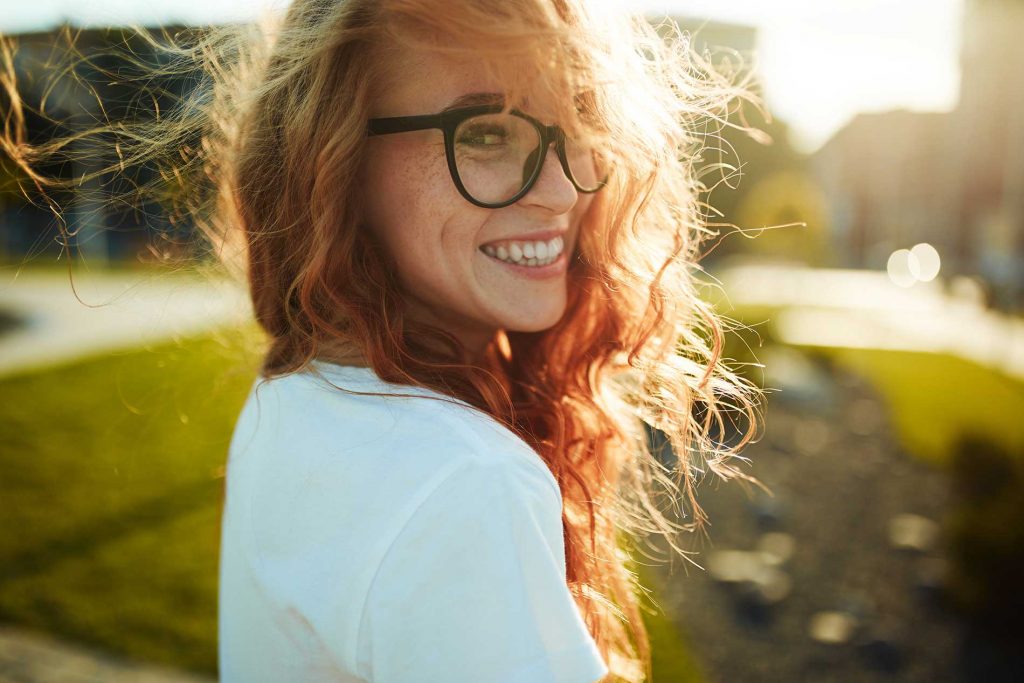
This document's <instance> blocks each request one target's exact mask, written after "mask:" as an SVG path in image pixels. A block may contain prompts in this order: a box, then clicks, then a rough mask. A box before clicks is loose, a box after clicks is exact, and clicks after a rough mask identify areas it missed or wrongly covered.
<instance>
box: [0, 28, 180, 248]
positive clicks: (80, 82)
mask: <svg viewBox="0 0 1024 683" xmlns="http://www.w3.org/2000/svg"><path fill="white" fill-rule="evenodd" d="M165 28H167V30H168V31H171V32H173V31H174V30H175V29H176V28H179V27H165ZM70 30H71V32H72V33H73V34H74V47H75V53H72V52H71V51H69V50H68V44H67V40H66V39H65V38H64V37H63V33H62V31H61V30H60V29H57V30H53V31H45V32H38V33H25V34H20V35H18V36H16V39H17V49H16V50H15V52H14V64H13V66H14V72H15V76H16V79H17V85H18V91H19V95H20V97H21V99H22V101H23V102H24V104H25V109H24V115H25V129H26V130H25V133H26V139H27V140H28V141H30V142H32V143H36V144H38V143H42V142H45V141H46V140H49V139H52V138H56V137H65V136H71V135H74V134H76V133H80V132H83V131H86V130H88V129H89V128H90V127H92V126H95V125H97V124H98V123H104V122H108V121H119V120H131V121H139V120H142V119H144V118H145V117H147V116H152V115H153V112H154V111H155V108H154V103H155V104H156V106H157V107H159V108H161V110H162V111H164V112H166V111H168V110H170V109H171V108H173V105H174V103H175V101H176V100H177V99H178V98H179V97H180V96H181V95H183V94H184V93H185V92H186V91H187V88H189V87H191V86H192V85H193V84H192V83H189V82H188V79H186V78H184V77H175V78H167V77H155V78H150V79H148V80H142V79H140V78H133V74H135V73H136V72H138V73H143V71H144V69H145V68H148V67H151V66H154V65H156V63H157V62H158V60H160V59H162V58H164V57H162V56H161V55H159V54H158V53H157V51H156V49H155V48H153V46H151V45H149V44H147V43H146V42H145V41H142V40H138V39H133V38H132V37H131V36H130V34H129V32H127V31H126V30H124V29H116V28H98V29H79V28H74V29H70ZM55 75H57V76H55ZM143 83H144V86H140V84H143ZM8 106H9V102H8V101H7V100H6V99H4V98H3V96H0V109H4V108H6V107H8ZM117 154H118V150H117V148H116V147H115V145H114V144H113V142H112V140H111V139H109V136H108V138H98V137H96V136H83V137H82V138H79V139H75V140H74V141H73V142H72V143H71V147H70V148H69V150H68V155H67V157H68V158H67V159H63V160H62V159H60V158H56V159H54V160H53V161H52V163H48V164H47V166H46V167H44V168H40V169H38V170H39V171H41V172H42V173H43V174H44V175H47V176H50V177H54V178H60V179H63V180H69V179H75V180H76V191H74V192H73V193H69V194H60V193H59V192H58V193H55V194H54V195H53V196H52V199H53V200H55V201H56V202H57V203H58V204H59V205H60V207H61V208H62V210H63V211H62V218H63V221H64V223H65V228H66V231H67V232H68V233H69V234H70V235H71V237H70V243H71V245H72V247H73V248H74V250H75V252H76V254H81V255H82V256H84V257H85V258H86V260H88V261H90V262H91V263H94V264H97V263H105V262H107V261H110V260H134V259H137V258H138V256H139V255H140V254H142V253H143V252H145V251H147V250H148V249H149V248H150V246H151V245H152V244H153V243H154V239H155V238H164V239H167V238H172V239H176V238H181V237H183V236H184V235H183V234H180V233H182V230H181V229H180V228H175V227H173V226H172V225H170V223H169V222H168V221H167V218H166V217H165V216H164V215H163V212H162V211H161V209H160V208H159V207H157V206H155V205H153V204H151V203H146V202H140V203H139V204H135V205H129V204H127V203H125V202H113V203H111V202H110V201H108V200H109V197H110V196H129V195H127V194H126V193H130V192H131V190H132V188H133V187H137V186H140V185H143V184H145V183H147V182H149V181H151V180H152V179H153V178H154V177H155V176H156V174H157V169H156V168H153V167H148V166H146V165H139V166H137V167H133V168H131V169H129V170H128V171H127V172H125V173H109V174H106V175H100V176H97V175H96V174H97V172H98V171H101V170H102V169H104V168H107V167H109V166H110V165H112V164H116V163H117V160H118V157H117ZM3 161H4V160H3V159H0V162H3ZM0 174H3V175H5V176H7V177H4V178H0V256H7V257H15V258H21V257H23V256H26V255H39V254H41V253H51V252H52V253H54V254H55V253H57V252H58V251H59V249H60V244H61V242H62V238H61V237H60V232H59V230H58V219H57V218H56V216H55V215H54V213H53V212H52V211H51V210H50V209H49V208H47V202H46V201H44V200H42V199H41V198H40V197H38V196H36V197H34V198H33V203H29V202H26V201H25V200H24V198H23V197H22V196H21V194H20V192H18V191H17V190H16V186H17V184H18V181H19V178H18V177H17V171H16V169H14V167H13V164H11V163H9V162H8V163H6V164H4V163H0ZM12 174H13V175H14V177H10V176H11V175H12ZM83 178H84V179H85V180H84V181H83V180H82V179H83ZM20 180H21V184H22V185H23V186H24V187H26V188H31V184H30V183H27V182H25V179H24V178H21V179H20Z"/></svg>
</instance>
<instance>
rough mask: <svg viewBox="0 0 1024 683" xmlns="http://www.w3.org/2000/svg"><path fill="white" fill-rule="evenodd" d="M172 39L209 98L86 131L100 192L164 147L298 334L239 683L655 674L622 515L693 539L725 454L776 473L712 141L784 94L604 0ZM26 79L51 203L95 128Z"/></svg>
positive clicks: (215, 244)
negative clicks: (717, 247)
mask: <svg viewBox="0 0 1024 683" xmlns="http://www.w3.org/2000/svg"><path fill="white" fill-rule="evenodd" d="M142 35H143V36H146V35H147V34H145V33H142ZM154 44H155V45H158V46H159V48H160V49H161V50H162V51H163V52H164V53H166V55H167V56H168V59H167V60H164V64H165V66H162V67H159V70H161V71H162V72H163V73H175V72H177V73H190V74H191V73H192V71H191V70H194V69H195V68H196V67H197V66H199V67H200V68H202V69H203V71H202V73H203V78H202V79H200V82H201V83H203V85H202V86H201V87H199V88H197V89H196V90H195V91H193V92H192V93H190V94H189V95H187V96H186V97H185V98H183V99H182V101H181V102H179V103H178V106H177V107H175V108H174V109H173V110H172V111H171V112H170V113H163V114H161V116H160V117H157V119H156V120H155V121H149V122H147V121H145V120H138V119H134V118H125V119H123V120H117V121H101V122H100V123H99V125H97V126H96V127H95V128H93V129H90V130H86V131H82V132H80V133H78V134H76V136H75V137H74V139H75V140H81V139H85V138H89V137H95V138H96V140H97V141H101V142H103V143H104V144H105V145H111V144H112V145H114V147H115V148H116V149H117V151H118V154H119V158H118V162H117V163H116V164H114V165H112V166H110V167H109V168H104V169H103V170H102V171H99V170H97V171H96V173H95V174H93V176H94V177H96V178H100V177H104V174H105V173H109V172H111V171H113V172H120V171H121V170H122V169H123V168H125V167H129V166H132V165H133V164H142V163H150V162H152V161H154V160H156V161H158V162H160V163H162V165H163V166H162V167H163V169H164V172H163V174H162V176H161V181H160V183H159V184H158V185H155V186H153V188H151V189H154V188H155V189H156V190H159V191H161V192H165V191H166V190H167V189H168V187H170V188H171V189H172V190H175V189H176V192H175V193H173V197H172V198H173V199H174V200H175V203H174V204H173V207H174V210H175V211H176V212H177V215H178V216H183V217H185V218H187V219H188V220H190V221H192V222H194V224H195V225H196V226H197V227H198V228H199V229H200V231H201V233H202V235H203V236H204V237H205V238H206V239H207V240H208V242H209V244H210V245H211V246H212V248H213V250H214V252H215V253H216V254H217V255H218V256H219V257H220V258H221V260H222V261H223V262H224V264H225V265H226V266H228V267H229V268H232V269H233V270H234V271H235V272H238V273H240V274H243V275H244V277H245V278H246V281H247V283H248V286H249V291H250V294H251V298H252V302H253V307H254V311H255V315H256V320H257V321H258V323H259V324H260V326H261V327H262V329H263V330H264V331H265V332H266V337H267V343H268V346H267V349H266V354H265V358H264V362H263V364H262V369H261V377H260V378H258V379H257V381H256V382H255V383H254V385H253V387H252V392H251V393H250V395H249V399H248V402H247V403H246V405H245V408H244V409H243V411H242V413H241V415H240V416H239V419H238V423H237V425H236V428H235V435H234V439H233V441H232V444H231V449H230V453H229V461H228V468H227V494H226V499H225V514H224V527H223V535H222V549H221V552H222V554H221V582H220V590H221V594H220V667H221V680H223V681H261V680H268V681H271V680H275V681H282V680H303V681H314V680H315V681H328V680H330V681H357V680H363V681H377V682H380V681H440V680H444V681H467V682H468V681H475V682H476V681H503V682H509V683H511V682H513V681H516V682H518V681H524V682H525V681H538V680H544V681H554V682H559V683H561V682H565V683H586V682H590V681H594V680H597V679H605V678H606V677H611V678H614V679H618V680H626V681H640V680H642V679H644V678H645V677H646V678H648V679H649V678H650V652H649V646H648V642H647V637H646V634H645V632H644V626H643V622H642V620H641V615H640V611H639V608H638V599H637V592H638V591H640V590H643V587H642V586H638V585H637V584H636V581H637V577H636V575H635V574H633V573H632V572H631V571H630V570H629V567H628V556H627V554H626V553H624V552H623V549H622V548H620V543H625V542H627V539H626V538H625V537H622V536H620V532H626V533H632V534H634V535H639V534H641V533H644V532H650V531H655V532H660V533H662V534H664V535H665V536H666V538H667V539H668V541H669V543H670V546H671V547H672V548H673V549H674V550H676V551H678V552H680V553H683V554H684V557H685V552H684V551H683V550H681V549H680V548H679V547H678V546H677V545H676V544H675V541H674V536H675V534H676V533H677V532H678V531H680V530H686V531H694V530H697V529H699V528H700V527H701V525H702V524H703V523H704V521H705V520H704V517H703V513H702V511H701V509H700V506H699V505H698V504H697V501H696V498H695V495H694V479H695V473H697V472H703V471H704V469H705V468H707V469H710V470H711V471H713V472H715V473H716V474H718V475H720V476H722V477H724V478H731V477H741V478H744V479H748V480H751V481H755V482H756V480H755V479H753V478H752V477H750V476H749V475H746V474H743V473H742V472H741V471H740V470H739V469H737V468H736V467H735V466H734V465H732V464H731V459H732V458H733V457H735V456H736V454H737V453H738V452H739V450H740V449H741V448H742V447H743V446H744V445H745V444H746V443H747V442H748V441H749V440H750V438H751V437H752V435H753V434H754V432H755V431H756V426H757V420H756V410H755V408H756V404H755V399H756V398H757V395H758V392H757V390H756V388H755V387H753V386H751V385H749V384H747V383H745V381H744V380H742V379H741V378H740V377H738V376H737V375H736V374H735V373H734V372H733V371H732V370H731V369H730V368H729V367H728V366H727V365H726V364H725V363H724V361H723V359H722V358H721V352H722V336H723V333H722V326H721V324H720V322H719V321H718V319H717V318H716V317H715V315H714V313H713V311H712V309H711V307H710V305H709V304H708V303H706V302H704V301H702V300H701V299H700V298H699V297H698V296H697V295H696V284H697V283H696V281H695V279H694V277H693V269H694V268H693V267H694V265H695V264H696V262H697V260H698V259H699V256H700V247H701V245H702V241H703V239H704V238H705V237H708V236H713V235H714V234H715V233H713V232H712V231H711V230H710V229H709V227H708V226H707V225H706V224H705V223H704V222H703V220H702V215H701V202H700V195H701V192H702V191H703V190H704V189H705V188H704V187H703V185H702V184H701V183H700V182H699V180H698V178H699V176H700V173H699V171H700V169H699V168H698V167H697V164H698V162H699V160H700V156H699V152H700V143H701V142H702V137H701V134H700V133H698V131H706V130H708V129H709V127H711V126H712V125H714V124H716V123H717V124H720V125H734V124H731V123H730V124H726V118H727V117H728V115H729V113H730V112H731V111H732V105H733V104H734V103H735V102H736V101H738V99H749V100H750V101H754V102H755V103H756V100H754V98H753V96H752V95H751V94H750V93H749V92H748V91H747V90H746V89H745V87H743V84H735V83H733V82H731V80H730V78H727V77H725V76H722V75H720V74H719V73H718V72H716V71H715V69H714V68H713V67H712V66H711V65H710V64H707V63H705V62H704V61H702V60H701V59H700V58H699V57H698V56H697V55H695V54H693V53H692V52H691V51H690V49H689V46H688V43H687V41H686V40H685V39H684V37H682V36H679V35H677V34H673V35H672V36H671V37H670V38H669V39H668V40H667V41H663V40H662V38H660V37H659V36H658V34H657V33H656V32H655V29H654V28H653V27H651V26H649V25H648V24H647V23H646V22H645V20H644V19H643V18H642V17H627V16H625V15H621V14H618V13H617V12H615V11H612V10H611V9H610V8H609V6H608V5H607V4H606V3H603V2H598V1H597V0H594V1H586V0H511V1H510V0H501V1H500V2H498V1H495V0H467V1H466V2H458V3H453V2H448V1H447V0H445V1H441V0H382V1H371V0H295V1H294V2H293V3H292V4H291V6H290V8H289V10H288V12H287V14H286V15H285V16H283V17H281V19H280V21H279V22H277V23H275V24H273V25H271V26H263V27H256V26H245V27H232V28H228V29H223V30H216V31H208V32H202V33H197V34H192V35H190V36H179V37H178V38H177V39H176V41H172V42H163V41H158V40H155V39H154ZM168 63H169V64H170V66H166V64H168ZM116 75H117V74H111V77H116ZM4 85H5V86H6V92H7V94H8V101H7V102H6V104H5V106H6V111H5V121H6V123H7V125H6V127H5V130H4V134H3V135H2V136H0V141H2V142H3V145H4V149H5V151H6V152H7V153H8V155H9V156H11V158H13V159H14V160H15V162H16V163H18V164H19V165H20V167H21V169H22V170H23V171H24V173H25V176H26V178H28V180H29V181H30V182H31V183H33V185H34V190H35V191H36V192H37V193H38V196H41V197H42V196H46V195H47V193H49V192H50V191H51V190H52V189H53V188H58V187H60V185H61V181H59V180H54V179H52V178H50V177H48V176H46V175H44V174H43V173H42V172H41V171H40V170H39V169H40V168H42V166H41V164H43V163H44V162H49V161H53V160H55V159H59V158H60V157H61V156H62V155H64V154H66V152H67V150H68V149H72V150H74V149H78V147H76V146H75V145H70V146H69V144H68V143H69V142H70V141H69V140H66V139H65V140H57V141H54V142H52V143H45V144H42V145H38V146H32V145H29V144H27V143H26V142H25V140H24V138H23V134H22V133H21V132H20V126H19V122H20V117H21V111H22V109H21V108H22V106H23V103H22V102H21V99H20V97H19V95H18V92H17V89H16V84H15V83H14V79H13V69H12V68H11V62H10V61H8V71H7V73H6V75H5V79H4ZM139 101H143V100H141V99H140V100H139ZM101 110H102V109H101ZM77 182H78V179H76V183H77ZM76 187H88V184H85V183H78V184H77V185H76ZM144 189H145V188H144ZM118 199H119V200H123V199H125V198H124V197H119V198H118ZM732 413H735V414H736V416H737V417H738V418H740V419H746V420H747V424H748V428H747V430H746V431H744V432H742V433H740V432H737V431H736V430H731V429H730V426H729V424H728V423H729V418H730V417H731V414H732ZM650 429H659V430H661V431H662V432H664V434H665V435H666V437H667V438H668V440H669V442H670V443H671V445H672V446H673V449H674V451H675V454H676V456H677V463H678V467H677V468H676V469H675V471H669V470H668V469H666V466H665V465H663V464H662V462H663V461H661V460H659V459H657V458H655V457H653V456H652V455H651V453H650V452H649V451H648V440H647V435H648V433H649V432H648V430H650ZM737 434H740V436H741V437H742V438H738V439H737V438H735V437H736V436H737ZM664 491H668V492H672V493H674V494H676V495H679V496H681V495H685V497H686V499H687V501H688V502H689V503H690V504H691V506H692V515H693V518H694V521H693V522H692V523H689V524H684V525H677V524H675V523H674V522H671V521H670V520H669V519H667V518H666V517H665V516H664V515H663V513H662V511H661V510H659V506H658V505H657V504H656V503H655V501H654V498H655V496H656V495H657V496H662V495H664ZM675 497H676V496H673V498H675ZM679 502H681V501H679Z"/></svg>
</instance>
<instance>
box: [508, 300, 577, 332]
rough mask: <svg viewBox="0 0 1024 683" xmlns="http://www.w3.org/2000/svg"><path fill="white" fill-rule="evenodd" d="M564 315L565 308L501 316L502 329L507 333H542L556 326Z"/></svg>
mask: <svg viewBox="0 0 1024 683" xmlns="http://www.w3.org/2000/svg"><path fill="white" fill-rule="evenodd" d="M563 315H565V306H560V307H558V308H551V309H548V310H544V311H536V310H535V311H524V312H523V313H521V314H518V315H514V316H510V315H508V314H507V313H506V315H504V316H502V319H501V321H502V325H501V326H502V328H503V329H505V330H507V331H509V332H543V331H544V330H547V329H550V328H552V327H554V326H555V325H557V324H558V321H559V320H561V319H562V316H563Z"/></svg>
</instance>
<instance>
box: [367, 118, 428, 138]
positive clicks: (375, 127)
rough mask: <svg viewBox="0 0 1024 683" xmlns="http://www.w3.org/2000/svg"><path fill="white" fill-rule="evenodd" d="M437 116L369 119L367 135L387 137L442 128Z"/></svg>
mask: <svg viewBox="0 0 1024 683" xmlns="http://www.w3.org/2000/svg"><path fill="white" fill-rule="evenodd" d="M443 127H444V126H443V125H442V123H441V116H440V115H439V114H422V115H420V116H391V117H388V118H382V119H370V120H369V121H367V122H366V134H367V135H388V134H389V133H405V132H408V131H412V130H429V129H431V128H443Z"/></svg>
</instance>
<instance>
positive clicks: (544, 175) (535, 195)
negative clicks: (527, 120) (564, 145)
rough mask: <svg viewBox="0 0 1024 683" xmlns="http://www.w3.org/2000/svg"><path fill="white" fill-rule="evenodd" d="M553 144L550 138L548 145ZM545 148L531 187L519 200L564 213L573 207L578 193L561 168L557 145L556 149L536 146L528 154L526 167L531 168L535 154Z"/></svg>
mask: <svg viewBox="0 0 1024 683" xmlns="http://www.w3.org/2000/svg"><path fill="white" fill-rule="evenodd" d="M554 144H555V141H554V140H552V141H550V142H549V143H548V147H551V146H552V145H554ZM545 149H546V150H547V153H545V154H544V165H543V166H542V167H541V169H540V173H539V174H538V176H537V178H536V180H535V181H534V184H533V187H531V188H530V190H529V191H528V192H527V193H526V194H525V195H524V196H523V198H522V199H520V200H519V201H520V202H526V203H528V204H541V205H545V206H547V207H548V208H550V209H552V210H554V211H557V212H559V213H564V212H566V211H568V210H569V209H571V208H572V207H573V205H574V204H575V203H576V200H577V199H578V198H579V194H578V193H577V192H576V188H575V187H574V186H573V184H572V181H571V180H569V177H568V176H567V175H566V174H565V170H564V169H563V168H562V163H561V160H560V159H559V158H558V152H557V147H556V149H547V148H541V147H540V146H538V147H537V149H535V150H534V151H533V152H532V153H531V154H530V158H529V159H528V160H527V164H526V168H527V169H530V168H533V163H535V160H536V157H537V155H538V154H541V153H544V150H545ZM524 172H525V171H524Z"/></svg>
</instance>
